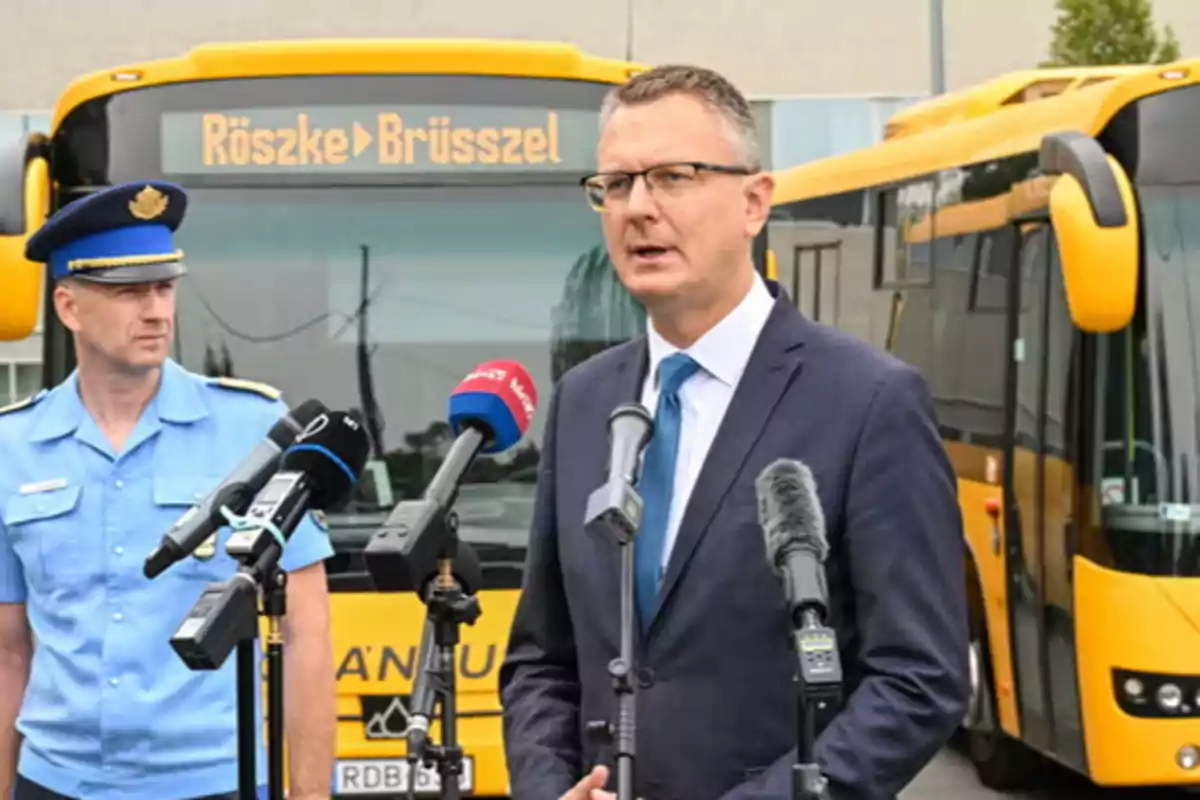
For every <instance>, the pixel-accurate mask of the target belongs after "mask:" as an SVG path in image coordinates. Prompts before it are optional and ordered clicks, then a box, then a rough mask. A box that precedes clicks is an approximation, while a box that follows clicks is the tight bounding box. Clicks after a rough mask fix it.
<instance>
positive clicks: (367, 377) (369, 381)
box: [356, 244, 384, 461]
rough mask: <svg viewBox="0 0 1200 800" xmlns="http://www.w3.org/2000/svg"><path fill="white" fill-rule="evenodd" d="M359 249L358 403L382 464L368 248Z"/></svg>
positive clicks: (374, 448) (372, 446) (375, 451)
mask: <svg viewBox="0 0 1200 800" xmlns="http://www.w3.org/2000/svg"><path fill="white" fill-rule="evenodd" d="M359 247H360V248H361V249H362V269H361V270H360V278H359V300H358V309H357V311H356V316H357V317H358V347H357V351H358V352H357V355H358V399H359V403H361V404H362V413H363V422H364V423H365V424H366V426H367V435H368V436H369V437H370V439H371V448H372V450H373V452H374V454H375V458H376V459H378V460H380V461H382V460H383V428H384V422H383V412H382V411H380V410H379V403H378V401H376V399H375V381H374V379H373V376H372V374H371V351H370V349H369V348H368V337H369V335H370V325H369V319H370V317H369V315H368V313H367V309H368V307H369V306H370V305H371V297H370V294H369V292H370V288H371V273H370V265H371V248H370V246H369V245H365V244H363V245H359Z"/></svg>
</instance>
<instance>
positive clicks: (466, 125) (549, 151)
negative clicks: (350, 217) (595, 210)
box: [161, 106, 598, 175]
mask: <svg viewBox="0 0 1200 800" xmlns="http://www.w3.org/2000/svg"><path fill="white" fill-rule="evenodd" d="M597 119H598V117H597V114H596V112H595V111H584V110H574V109H570V110H554V109H545V108H518V107H507V106H449V107H448V106H400V107H386V108H383V107H374V106H371V107H368V106H323V107H316V108H309V109H281V108H269V109H242V110H213V111H189V112H169V113H165V114H163V116H162V125H161V134H162V154H163V156H162V159H163V165H162V169H163V172H164V173H166V174H168V175H172V174H175V175H199V174H246V173H294V172H311V173H379V172H388V171H398V172H413V173H430V172H472V171H474V172H479V171H483V172H513V171H516V172H540V171H552V172H579V173H583V172H588V171H590V170H591V168H592V164H594V163H595V146H596V139H597V127H596V126H597Z"/></svg>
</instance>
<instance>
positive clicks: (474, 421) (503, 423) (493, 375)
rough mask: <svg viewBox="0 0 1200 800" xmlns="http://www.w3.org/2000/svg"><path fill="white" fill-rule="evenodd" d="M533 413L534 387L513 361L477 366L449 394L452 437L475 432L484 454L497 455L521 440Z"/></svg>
mask: <svg viewBox="0 0 1200 800" xmlns="http://www.w3.org/2000/svg"><path fill="white" fill-rule="evenodd" d="M536 410H537V386H535V385H534V383H533V379H532V378H530V377H529V373H528V372H527V371H526V370H525V368H524V367H523V366H521V365H520V364H518V363H517V362H515V361H488V362H487V363H484V364H480V365H479V366H477V367H476V368H475V369H474V370H472V371H471V374H469V375H467V377H465V378H463V380H462V382H461V383H459V384H458V386H457V387H456V388H455V389H454V391H453V392H451V393H450V413H449V416H450V427H452V428H453V429H454V433H455V434H456V435H461V434H462V433H463V431H464V429H466V428H469V427H473V428H476V429H478V430H479V431H480V433H482V434H483V437H484V444H483V446H482V448H481V451H482V452H484V453H501V452H504V451H505V450H507V449H508V448H510V447H512V446H513V445H515V444H516V443H517V442H519V441H521V437H522V436H524V435H525V431H527V430H529V424H530V423H531V422H532V421H533V412H534V411H536Z"/></svg>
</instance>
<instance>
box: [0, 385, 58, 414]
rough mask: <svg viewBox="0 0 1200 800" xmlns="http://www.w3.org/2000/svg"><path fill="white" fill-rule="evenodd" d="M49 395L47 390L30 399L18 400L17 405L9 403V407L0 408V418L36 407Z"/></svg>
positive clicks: (31, 396)
mask: <svg viewBox="0 0 1200 800" xmlns="http://www.w3.org/2000/svg"><path fill="white" fill-rule="evenodd" d="M47 394H48V392H47V390H46V389H42V390H41V391H40V392H38V393H37V394H34V395H30V396H29V397H26V398H25V399H24V400H18V401H17V402H15V403H9V404H8V405H6V406H4V407H3V408H0V416H3V415H5V414H11V413H12V412H14V411H20V410H21V409H23V408H30V407H32V406H35V405H37V404H38V403H39V402H41V400H42V398H43V397H45V396H46V395H47Z"/></svg>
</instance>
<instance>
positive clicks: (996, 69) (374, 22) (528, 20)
mask: <svg viewBox="0 0 1200 800" xmlns="http://www.w3.org/2000/svg"><path fill="white" fill-rule="evenodd" d="M941 3H942V5H943V7H944V27H943V29H944V45H945V59H944V61H945V81H946V87H947V88H949V89H954V88H958V87H962V86H966V85H969V84H972V83H977V82H979V81H982V80H985V79H987V78H989V77H992V76H994V75H996V74H997V73H1000V72H1006V71H1009V70H1012V69H1023V68H1028V67H1033V66H1036V65H1037V64H1038V63H1039V62H1040V61H1041V60H1043V59H1044V58H1045V56H1046V52H1047V44H1048V42H1049V38H1050V25H1051V23H1052V22H1053V19H1054V15H1055V12H1054V0H1004V2H1000V1H999V0H941ZM1153 3H1154V10H1155V16H1156V20H1157V22H1158V24H1159V25H1161V24H1162V23H1170V24H1171V25H1172V26H1173V27H1174V28H1175V31H1176V33H1177V35H1178V37H1179V39H1180V44H1181V46H1182V49H1183V52H1184V54H1185V55H1186V54H1189V53H1197V52H1200V2H1196V0H1153ZM931 6H932V3H931V0H844V2H840V3H829V2H818V0H790V2H787V1H785V0H742V2H735V1H734V0H510V2H507V3H501V4H498V3H495V2H493V1H492V0H454V2H432V1H431V0H355V2H352V3H337V2H329V1H328V0H252V2H246V1H245V0H207V2H204V3H163V2H153V0H105V2H103V3H96V2H89V1H88V0H5V3H4V10H3V11H2V12H0V19H2V20H3V24H0V109H18V110H27V109H41V108H47V107H49V106H51V105H53V103H54V100H55V98H56V96H57V94H58V93H59V92H60V91H61V90H62V88H63V87H64V86H65V85H66V84H67V83H68V82H69V81H70V80H72V79H73V78H74V77H76V76H77V75H80V74H82V73H86V72H91V71H93V70H99V69H107V68H110V67H113V66H116V65H120V64H125V63H129V62H132V61H140V60H145V59H152V58H160V57H165V56H174V55H178V54H180V53H181V52H183V51H186V50H187V49H188V48H190V47H191V46H193V45H196V44H199V43H201V42H209V41H241V40H254V39H294V38H310V37H360V36H362V37H379V36H389V37H429V36H439V37H499V38H517V39H542V40H560V41H567V42H572V43H574V44H577V45H579V46H580V47H582V48H583V49H584V50H587V51H589V52H591V53H594V54H596V55H601V56H610V57H622V56H626V55H629V54H632V56H633V58H634V59H636V60H638V61H641V62H644V63H662V62H667V61H692V62H699V63H702V64H706V65H708V66H712V67H714V68H716V69H719V70H721V71H723V72H725V73H726V74H728V75H729V76H730V77H731V78H733V79H734V80H735V81H736V82H737V83H738V84H739V85H740V86H742V87H743V89H744V90H745V91H746V92H747V93H749V94H752V95H754V96H757V97H773V98H777V97H787V96H800V95H803V96H812V95H836V96H845V95H872V96H874V95H900V96H904V95H911V94H923V93H926V92H928V91H929V90H930V88H931V82H930V75H931V69H930V58H929V52H930V24H929V20H930V9H931Z"/></svg>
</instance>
